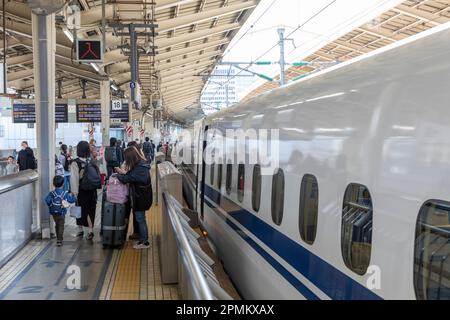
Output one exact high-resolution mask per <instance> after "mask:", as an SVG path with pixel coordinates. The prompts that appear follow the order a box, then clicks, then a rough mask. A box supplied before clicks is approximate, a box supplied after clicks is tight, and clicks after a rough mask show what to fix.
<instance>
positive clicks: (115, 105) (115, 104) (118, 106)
mask: <svg viewBox="0 0 450 320" xmlns="http://www.w3.org/2000/svg"><path fill="white" fill-rule="evenodd" d="M111 103H112V106H111V109H112V110H114V111H120V110H122V100H112V102H111Z"/></svg>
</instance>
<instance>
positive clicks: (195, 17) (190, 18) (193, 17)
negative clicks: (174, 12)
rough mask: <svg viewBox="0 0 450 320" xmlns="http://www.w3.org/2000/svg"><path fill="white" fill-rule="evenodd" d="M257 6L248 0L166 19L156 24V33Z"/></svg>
mask: <svg viewBox="0 0 450 320" xmlns="http://www.w3.org/2000/svg"><path fill="white" fill-rule="evenodd" d="M257 5H258V1H256V0H249V1H245V2H240V3H236V4H232V5H228V6H226V7H222V8H217V9H209V10H204V11H202V12H198V13H195V14H189V15H184V16H180V17H178V18H174V19H167V20H162V21H160V22H158V28H157V32H158V33H159V34H161V33H164V32H168V31H170V30H173V29H177V28H182V27H187V26H190V25H192V24H194V23H200V22H203V21H207V20H211V19H214V18H218V17H222V16H226V15H229V14H233V13H236V12H241V11H244V10H247V9H251V8H254V7H256V6H257Z"/></svg>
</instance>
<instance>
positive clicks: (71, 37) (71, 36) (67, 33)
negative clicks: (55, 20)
mask: <svg viewBox="0 0 450 320" xmlns="http://www.w3.org/2000/svg"><path fill="white" fill-rule="evenodd" d="M63 32H64V34H65V35H66V37H67V38H69V40H70V42H73V40H74V39H73V34H72V32H70V30H69V29H64V30H63Z"/></svg>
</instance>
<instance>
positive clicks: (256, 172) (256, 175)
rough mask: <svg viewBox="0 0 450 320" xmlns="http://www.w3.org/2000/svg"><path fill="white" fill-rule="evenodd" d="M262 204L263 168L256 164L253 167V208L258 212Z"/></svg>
mask: <svg viewBox="0 0 450 320" xmlns="http://www.w3.org/2000/svg"><path fill="white" fill-rule="evenodd" d="M260 204H261V166H260V165H259V164H255V166H254V167H253V181H252V207H253V210H254V211H256V212H258V211H259V206H260Z"/></svg>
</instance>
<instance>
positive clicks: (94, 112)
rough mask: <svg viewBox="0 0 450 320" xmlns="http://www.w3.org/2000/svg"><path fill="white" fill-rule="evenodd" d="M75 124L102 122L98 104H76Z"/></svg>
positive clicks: (100, 109)
mask: <svg viewBox="0 0 450 320" xmlns="http://www.w3.org/2000/svg"><path fill="white" fill-rule="evenodd" d="M77 122H89V123H96V122H97V123H98V122H102V107H101V104H100V103H82V104H81V103H80V104H77Z"/></svg>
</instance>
